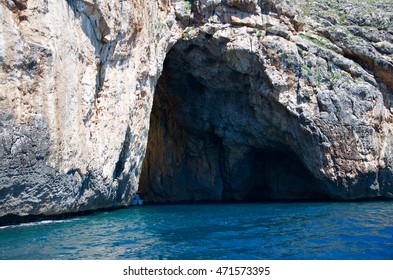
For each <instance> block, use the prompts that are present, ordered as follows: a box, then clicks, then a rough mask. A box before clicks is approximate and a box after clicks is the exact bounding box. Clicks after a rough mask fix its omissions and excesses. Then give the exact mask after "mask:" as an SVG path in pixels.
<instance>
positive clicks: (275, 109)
mask: <svg viewBox="0 0 393 280" xmlns="http://www.w3.org/2000/svg"><path fill="white" fill-rule="evenodd" d="M205 35H206V34H203V33H201V34H200V35H199V36H198V37H197V38H195V39H193V40H180V41H179V42H178V43H176V45H175V46H174V47H173V48H172V49H171V51H170V52H169V53H168V55H167V58H166V60H165V62H164V69H163V73H162V76H161V78H160V79H159V81H158V84H157V87H156V92H155V97H154V102H153V108H152V113H151V119H150V131H149V138H148V139H149V140H148V146H147V151H146V156H145V160H144V163H143V168H142V174H141V180H140V190H141V191H142V192H144V193H145V195H146V200H147V201H152V202H170V201H269V200H316V199H317V200H323V199H326V198H327V195H326V193H325V190H324V186H323V184H322V182H321V181H320V180H319V179H318V178H316V176H315V175H314V174H312V172H310V170H309V168H308V167H307V166H306V164H304V163H305V161H306V160H307V155H304V154H303V152H302V151H301V149H300V148H299V145H301V142H304V141H310V142H313V141H315V139H313V138H310V137H309V135H308V134H306V133H303V132H302V130H301V127H300V126H299V120H298V119H297V118H296V117H294V116H293V115H291V113H290V112H288V111H287V110H286V109H285V108H283V107H282V106H279V105H277V104H276V103H275V102H274V100H272V99H271V98H270V97H269V94H270V93H271V91H272V85H271V84H269V79H268V78H267V77H266V75H265V72H264V69H263V65H262V63H259V61H258V57H256V56H255V55H254V54H252V53H247V51H246V50H244V49H243V50H236V49H231V50H230V51H228V50H225V47H224V45H225V43H226V42H223V41H222V40H221V39H215V38H212V36H205ZM207 46H208V47H207ZM223 50H224V51H223ZM247 56H248V57H247ZM239 58H240V59H244V60H245V61H246V62H245V63H243V64H244V65H240V66H239V65H238V64H239V63H242V62H241V61H240V62H239ZM236 62H238V63H236ZM297 138H299V139H297ZM298 140H299V141H298ZM316 186H318V187H317V188H316ZM321 186H322V187H321Z"/></svg>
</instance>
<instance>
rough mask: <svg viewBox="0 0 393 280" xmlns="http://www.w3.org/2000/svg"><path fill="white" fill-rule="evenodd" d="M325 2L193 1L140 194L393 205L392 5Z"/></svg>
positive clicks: (173, 56) (156, 113)
mask: <svg viewBox="0 0 393 280" xmlns="http://www.w3.org/2000/svg"><path fill="white" fill-rule="evenodd" d="M257 2H258V3H259V6H255V5H256V3H257ZM330 2H331V1H313V2H312V3H311V1H310V2H307V1H297V2H296V3H293V2H292V1H291V2H290V1H196V4H195V7H194V8H195V9H194V10H195V11H196V13H197V16H194V17H195V18H199V19H200V20H201V21H202V23H203V24H199V25H198V26H193V27H188V29H186V30H185V32H184V34H183V39H182V40H180V41H179V42H178V43H177V44H176V45H175V46H174V48H173V49H172V50H171V52H170V53H169V54H168V56H167V59H166V63H165V69H164V73H163V76H162V77H161V79H160V82H159V84H158V87H157V92H156V97H155V101H154V108H153V114H152V118H151V130H150V136H149V139H150V140H149V148H148V151H147V156H146V162H145V165H144V172H143V175H142V181H141V183H142V187H143V188H144V189H145V192H146V194H147V195H148V199H151V200H152V201H177V200H243V199H255V200H259V199H340V200H341V199H342V200H347V199H362V198H378V197H379V198H382V197H383V198H392V195H393V188H392V179H393V178H392V167H393V166H392V142H391V139H392V107H391V106H392V104H391V98H392V87H391V81H392V80H393V79H392V74H393V71H392V66H393V64H392V61H393V60H392V58H393V57H392V54H391V53H389V50H388V49H389V46H390V44H391V43H392V31H393V29H392V15H393V13H392V11H393V10H392V6H391V5H389V2H388V1H377V2H378V3H374V4H373V3H371V4H370V3H369V1H363V2H362V1H360V2H361V3H357V4H354V3H353V1H340V3H335V2H334V3H330ZM359 11H362V14H364V20H363V21H361V20H359V18H356V17H355V16H354V15H355V14H356V12H359ZM377 14H378V15H381V16H377ZM382 45H383V46H384V48H381V46H382Z"/></svg>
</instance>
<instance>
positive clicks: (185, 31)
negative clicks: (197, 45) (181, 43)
mask: <svg viewBox="0 0 393 280" xmlns="http://www.w3.org/2000/svg"><path fill="white" fill-rule="evenodd" d="M194 29H195V27H193V26H189V27H187V28H186V29H185V30H184V31H183V36H184V37H185V38H187V39H190V31H191V30H194Z"/></svg>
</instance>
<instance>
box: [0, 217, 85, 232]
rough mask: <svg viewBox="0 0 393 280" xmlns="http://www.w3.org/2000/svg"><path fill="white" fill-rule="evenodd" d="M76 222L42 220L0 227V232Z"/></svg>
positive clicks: (68, 220)
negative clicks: (8, 229) (7, 229)
mask: <svg viewBox="0 0 393 280" xmlns="http://www.w3.org/2000/svg"><path fill="white" fill-rule="evenodd" d="M76 220H79V219H67V220H44V221H39V222H31V223H22V224H18V225H9V226H2V227H0V230H2V229H6V228H21V227H35V226H40V225H48V224H60V223H68V222H70V221H76Z"/></svg>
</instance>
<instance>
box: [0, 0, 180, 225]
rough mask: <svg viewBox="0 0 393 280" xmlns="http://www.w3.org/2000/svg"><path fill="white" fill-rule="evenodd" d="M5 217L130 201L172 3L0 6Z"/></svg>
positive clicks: (0, 162) (170, 34) (170, 31)
mask: <svg viewBox="0 0 393 280" xmlns="http://www.w3.org/2000/svg"><path fill="white" fill-rule="evenodd" d="M0 21H1V25H0V28H1V29H0V219H1V217H6V216H7V215H8V216H9V215H15V216H25V215H51V214H61V213H70V212H77V211H83V210H92V209H98V208H107V207H118V206H122V205H128V204H129V202H130V199H131V197H132V194H133V193H134V192H135V191H136V189H137V188H138V181H139V173H140V170H141V165H142V160H143V157H144V154H145V146H146V141H147V133H148V125H149V116H150V110H151V104H152V100H153V99H152V97H153V92H154V88H155V84H156V81H157V79H158V77H159V75H160V73H161V69H162V62H163V60H164V58H165V55H166V52H167V51H168V48H170V46H171V44H173V43H174V42H175V41H176V38H177V37H178V36H179V35H178V34H180V33H179V31H180V30H179V29H178V27H177V23H176V21H175V16H174V12H173V9H172V7H171V6H170V3H169V2H168V1H166V0H160V1H150V0H143V1H106V0H104V1H93V0H83V1H72V0H68V1H57V0H56V1H55V0H45V1H41V0H24V1H22V0H18V1H16V0H6V1H1V3H0Z"/></svg>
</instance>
